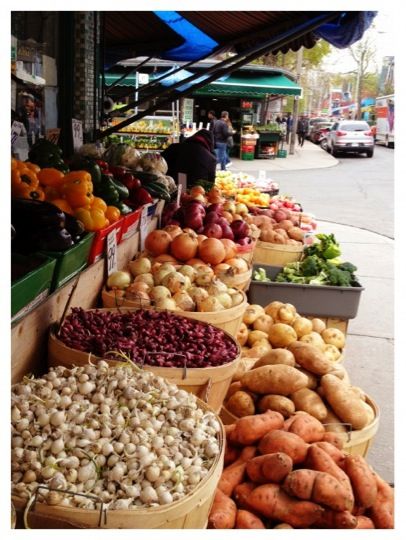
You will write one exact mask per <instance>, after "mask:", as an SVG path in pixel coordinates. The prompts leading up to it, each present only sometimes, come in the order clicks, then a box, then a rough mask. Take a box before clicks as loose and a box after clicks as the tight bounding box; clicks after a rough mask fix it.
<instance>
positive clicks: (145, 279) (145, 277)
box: [134, 274, 154, 289]
mask: <svg viewBox="0 0 406 540" xmlns="http://www.w3.org/2000/svg"><path fill="white" fill-rule="evenodd" d="M139 282H142V283H146V284H147V285H149V287H150V288H151V289H152V287H153V286H154V277H153V275H152V274H140V275H139V276H137V277H136V278H135V279H134V283H139Z"/></svg>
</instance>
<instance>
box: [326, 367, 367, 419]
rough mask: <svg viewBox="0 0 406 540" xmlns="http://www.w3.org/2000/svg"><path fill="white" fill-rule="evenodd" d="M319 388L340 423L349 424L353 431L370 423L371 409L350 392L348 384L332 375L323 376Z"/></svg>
mask: <svg viewBox="0 0 406 540" xmlns="http://www.w3.org/2000/svg"><path fill="white" fill-rule="evenodd" d="M321 387H322V389H323V391H324V393H325V396H326V399H327V401H328V403H329V404H330V406H331V408H332V409H333V411H334V413H335V414H336V415H337V416H338V418H339V419H340V420H341V421H342V422H345V423H349V424H351V425H352V428H353V429H363V428H364V427H365V426H367V425H368V424H370V423H371V421H372V419H373V409H372V408H371V407H370V406H369V405H368V404H367V403H365V402H364V401H363V400H362V399H360V398H359V397H358V396H357V394H356V393H355V392H352V391H351V386H350V385H349V384H348V383H346V382H344V381H342V380H340V379H338V378H337V377H335V376H334V375H323V377H322V378H321ZM371 411H372V416H371Z"/></svg>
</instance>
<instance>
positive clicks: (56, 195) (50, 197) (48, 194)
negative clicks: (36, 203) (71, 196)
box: [44, 186, 62, 202]
mask: <svg viewBox="0 0 406 540" xmlns="http://www.w3.org/2000/svg"><path fill="white" fill-rule="evenodd" d="M44 193H45V200H47V201H52V202H53V201H54V199H61V198H62V197H61V191H60V190H59V189H58V188H56V187H53V186H45V188H44Z"/></svg>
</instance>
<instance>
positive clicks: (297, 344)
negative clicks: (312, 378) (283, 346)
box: [288, 334, 334, 375]
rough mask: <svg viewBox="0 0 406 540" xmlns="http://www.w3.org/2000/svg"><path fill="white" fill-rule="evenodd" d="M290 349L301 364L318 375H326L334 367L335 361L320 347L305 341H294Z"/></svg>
mask: <svg viewBox="0 0 406 540" xmlns="http://www.w3.org/2000/svg"><path fill="white" fill-rule="evenodd" d="M316 335H317V336H319V334H316ZM320 339H321V338H320ZM288 350H289V351H291V352H292V353H293V354H294V356H295V360H296V362H297V363H298V364H299V365H301V366H302V367H303V368H305V369H307V371H310V372H311V373H315V374H316V375H325V374H326V373H329V372H330V371H331V370H332V369H333V368H334V363H333V362H332V361H331V360H329V359H328V358H327V357H326V356H325V355H324V354H323V352H322V351H321V350H320V349H319V348H318V347H316V346H315V345H311V344H310V343H306V342H305V341H294V342H293V343H291V344H290V345H289V347H288Z"/></svg>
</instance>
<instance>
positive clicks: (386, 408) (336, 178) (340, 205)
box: [241, 141, 394, 482]
mask: <svg viewBox="0 0 406 540" xmlns="http://www.w3.org/2000/svg"><path fill="white" fill-rule="evenodd" d="M311 144H312V143H309V142H307V141H306V144H305V146H304V147H303V149H301V150H299V152H303V153H304V152H306V146H307V145H311ZM308 148H309V149H312V147H309V146H308ZM307 151H308V150H307ZM338 160H339V164H338V165H336V166H333V167H328V168H319V169H307V170H291V171H288V170H285V171H280V170H272V171H269V172H268V176H269V177H271V178H272V180H275V181H277V182H279V188H280V193H281V194H287V195H292V196H293V197H294V198H295V199H296V200H297V201H299V202H300V203H301V204H302V206H303V208H304V210H305V211H307V212H311V213H312V214H314V215H315V217H316V220H317V222H318V228H317V231H316V232H322V233H334V234H335V236H336V238H337V240H338V241H339V243H340V245H341V250H342V258H343V259H344V260H348V261H350V262H352V263H353V264H355V265H356V266H357V268H358V271H357V276H358V277H359V280H360V283H361V284H362V285H363V287H364V288H365V290H364V291H363V292H362V295H361V301H360V306H359V310H358V314H357V317H356V318H355V319H352V320H350V321H349V327H348V334H347V344H346V348H345V359H344V366H345V368H346V369H347V371H348V373H349V375H350V379H351V382H352V384H353V385H355V386H359V387H361V388H362V389H363V390H364V391H365V392H366V393H367V395H369V396H371V397H372V398H373V400H374V401H375V402H376V403H377V404H378V406H379V409H380V419H379V429H378V433H377V434H376V435H375V437H374V440H373V443H372V445H371V448H370V449H369V450H368V462H369V463H370V464H371V465H372V466H373V467H374V469H375V470H376V471H377V472H378V474H380V475H381V476H382V477H383V478H385V479H386V480H387V481H388V482H393V481H394V329H393V327H394V276H393V274H394V268H393V266H394V259H393V251H394V242H393V236H394V232H393V231H394V151H393V150H392V149H389V148H385V147H384V146H380V145H376V146H375V155H374V157H373V158H367V157H366V156H364V155H342V156H339V157H338ZM241 165H242V164H241ZM261 165H262V164H258V170H260V169H261V168H265V167H264V166H263V165H262V166H261ZM242 169H243V168H242ZM250 172H251V174H254V176H255V173H253V170H252V169H251V171H250Z"/></svg>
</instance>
